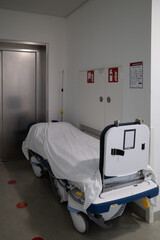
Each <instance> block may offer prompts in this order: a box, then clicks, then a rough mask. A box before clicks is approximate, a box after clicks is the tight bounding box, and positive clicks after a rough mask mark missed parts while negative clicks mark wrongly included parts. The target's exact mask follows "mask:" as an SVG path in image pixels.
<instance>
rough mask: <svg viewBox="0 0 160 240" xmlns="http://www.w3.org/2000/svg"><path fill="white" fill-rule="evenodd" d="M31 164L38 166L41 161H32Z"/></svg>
mask: <svg viewBox="0 0 160 240" xmlns="http://www.w3.org/2000/svg"><path fill="white" fill-rule="evenodd" d="M30 164H31V165H33V166H38V165H39V163H37V162H32V161H30Z"/></svg>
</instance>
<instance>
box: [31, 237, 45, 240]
mask: <svg viewBox="0 0 160 240" xmlns="http://www.w3.org/2000/svg"><path fill="white" fill-rule="evenodd" d="M32 240H44V239H43V238H41V237H35V238H33V239H32Z"/></svg>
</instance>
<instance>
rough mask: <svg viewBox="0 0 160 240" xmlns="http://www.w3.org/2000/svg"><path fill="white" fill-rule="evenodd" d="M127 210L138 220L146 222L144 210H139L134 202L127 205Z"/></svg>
mask: <svg viewBox="0 0 160 240" xmlns="http://www.w3.org/2000/svg"><path fill="white" fill-rule="evenodd" d="M127 208H128V210H129V211H130V212H132V213H134V214H136V215H137V216H139V217H140V218H142V219H143V220H144V221H147V219H146V210H145V209H143V208H141V207H140V206H139V205H138V204H136V203H135V202H131V203H128V204H127Z"/></svg>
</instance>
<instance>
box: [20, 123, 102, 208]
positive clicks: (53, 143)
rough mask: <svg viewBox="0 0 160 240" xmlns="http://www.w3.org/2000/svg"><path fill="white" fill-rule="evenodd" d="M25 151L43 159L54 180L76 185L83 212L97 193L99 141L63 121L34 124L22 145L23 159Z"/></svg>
mask: <svg viewBox="0 0 160 240" xmlns="http://www.w3.org/2000/svg"><path fill="white" fill-rule="evenodd" d="M28 149H31V150H33V151H34V152H36V153H38V154H39V155H41V156H42V157H43V158H45V159H47V160H48V161H49V163H50V166H51V169H52V171H53V173H54V175H55V176H56V177H57V178H59V179H67V180H70V181H73V182H76V183H78V185H79V186H80V187H81V190H82V191H84V193H85V204H84V208H85V209H86V208H87V207H88V206H89V205H90V204H91V203H92V202H93V201H94V200H95V199H96V198H97V196H98V195H99V194H100V192H101V189H102V183H101V176H100V172H99V140H97V139H95V138H93V137H91V136H89V135H87V134H85V133H83V132H82V131H80V130H79V129H77V128H76V127H74V126H73V125H71V124H69V123H66V122H58V123H38V124H36V125H33V126H32V127H31V129H30V131H29V133H28V135H27V138H26V140H25V141H24V142H23V145H22V150H23V153H24V155H25V156H26V158H27V159H29V156H28Z"/></svg>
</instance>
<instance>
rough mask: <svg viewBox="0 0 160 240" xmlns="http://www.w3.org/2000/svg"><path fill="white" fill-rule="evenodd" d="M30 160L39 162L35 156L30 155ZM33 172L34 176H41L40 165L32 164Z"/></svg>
mask: <svg viewBox="0 0 160 240" xmlns="http://www.w3.org/2000/svg"><path fill="white" fill-rule="evenodd" d="M31 161H32V162H34V163H39V162H38V161H37V159H36V158H35V157H33V156H32V157H31ZM32 169H33V172H34V174H35V176H36V177H42V169H41V167H40V166H37V165H32Z"/></svg>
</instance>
